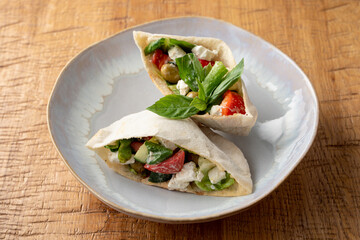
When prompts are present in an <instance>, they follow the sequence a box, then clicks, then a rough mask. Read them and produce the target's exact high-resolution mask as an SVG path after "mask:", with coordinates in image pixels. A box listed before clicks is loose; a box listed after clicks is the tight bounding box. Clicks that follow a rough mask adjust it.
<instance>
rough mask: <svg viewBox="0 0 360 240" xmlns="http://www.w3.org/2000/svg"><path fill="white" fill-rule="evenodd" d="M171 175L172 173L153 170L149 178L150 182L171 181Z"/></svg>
mask: <svg viewBox="0 0 360 240" xmlns="http://www.w3.org/2000/svg"><path fill="white" fill-rule="evenodd" d="M171 177H172V174H163V173H156V172H151V173H150V176H149V179H148V180H149V182H152V183H161V182H166V181H169V180H170V179H171Z"/></svg>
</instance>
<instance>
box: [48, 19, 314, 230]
mask: <svg viewBox="0 0 360 240" xmlns="http://www.w3.org/2000/svg"><path fill="white" fill-rule="evenodd" d="M133 30H142V31H147V32H151V33H166V34H174V35H184V36H190V35H195V36H204V37H215V38H220V39H222V40H224V41H225V42H226V43H227V44H228V45H229V46H230V48H231V49H232V51H233V54H234V56H235V58H236V61H237V62H238V61H240V59H241V58H244V59H245V70H244V73H243V80H244V82H245V84H246V87H247V89H248V92H249V96H250V99H251V100H252V102H253V103H254V105H255V106H256V107H257V109H258V112H259V117H258V121H257V124H256V126H255V127H254V128H253V130H252V132H251V133H250V135H249V136H247V137H237V136H229V135H225V136H226V137H228V138H230V139H231V140H232V141H234V142H235V143H236V144H237V145H238V146H239V148H240V149H242V151H243V152H244V155H245V157H246V158H247V160H248V162H249V165H250V170H251V173H252V179H253V182H254V192H253V193H252V194H250V195H248V196H243V197H225V198H224V197H208V196H197V195H192V194H186V193H179V192H173V191H168V190H165V189H160V188H156V187H151V186H147V185H143V184H141V183H137V182H133V181H131V180H128V179H125V178H124V177H122V176H120V175H118V174H116V173H115V172H113V171H112V170H110V169H109V168H108V167H107V166H106V164H105V163H103V161H102V160H101V159H99V158H98V157H97V156H95V154H94V153H93V152H92V151H90V150H88V149H87V148H86V147H85V143H86V142H87V141H88V139H89V138H90V137H91V136H92V135H93V134H94V133H95V132H96V131H97V130H99V129H100V128H103V127H105V126H108V125H109V124H110V123H112V122H114V121H116V120H118V119H120V118H121V117H123V116H125V115H128V114H130V113H135V112H139V111H141V110H144V109H145V108H146V107H148V106H150V105H151V104H152V103H154V102H155V101H156V100H157V99H158V98H160V97H161V96H162V95H161V94H160V92H159V91H158V90H157V89H156V87H155V86H154V85H153V83H152V82H151V80H150V78H149V77H148V75H147V73H146V72H145V70H144V68H143V66H142V63H141V59H140V53H139V50H138V49H137V47H136V45H135V43H134V41H133V37H132V31H133ZM317 124H318V103H317V99H316V95H315V92H314V90H313V88H312V86H311V83H310V81H309V79H308V78H307V77H306V75H305V74H304V73H303V72H302V71H301V69H300V68H299V67H298V66H297V65H296V64H295V63H294V62H293V61H292V60H291V59H289V58H288V57H287V56H286V55H285V54H283V53H282V52H281V51H279V50H278V49H277V48H275V47H274V46H272V45H271V44H269V43H267V42H265V41H264V40H262V39H261V38H259V37H256V36H254V35H253V34H251V33H249V32H247V31H244V30H242V29H241V28H238V27H236V26H234V25H232V24H229V23H226V22H222V21H218V20H215V19H209V18H200V17H189V18H175V19H167V20H161V21H156V22H151V23H147V24H144V25H141V26H137V27H134V28H131V29H128V30H125V31H123V32H120V33H118V34H116V35H114V36H112V37H110V38H108V39H105V40H103V41H101V42H99V43H96V44H95V45H93V46H91V47H89V48H87V49H86V50H84V51H83V52H81V53H80V54H79V55H77V56H76V57H75V58H74V59H73V60H71V61H70V62H69V63H68V64H67V66H66V67H65V68H64V70H63V71H62V73H61V74H60V76H59V78H58V80H57V82H56V84H55V86H54V89H53V92H52V95H51V97H50V100H49V104H48V125H49V130H50V133H51V136H52V138H53V142H54V144H55V145H56V147H57V149H58V151H59V153H60V154H61V156H62V158H63V159H64V161H65V163H66V165H67V166H68V167H69V169H70V171H71V172H72V173H73V174H74V175H75V177H76V178H77V179H78V180H79V181H80V182H81V183H82V184H84V185H85V186H86V187H87V188H88V189H89V190H90V191H91V192H92V193H93V194H95V195H96V196H97V197H98V198H99V199H100V200H102V201H103V202H105V203H106V204H107V205H109V206H111V207H113V208H115V209H117V210H119V211H121V212H124V213H127V214H129V215H132V216H137V217H141V218H146V219H150V220H154V221H161V222H183V223H184V222H200V221H208V220H213V219H218V218H220V217H224V216H228V215H230V214H234V213H236V212H238V211H240V210H244V209H245V208H248V207H249V206H251V205H253V204H254V203H256V202H258V201H259V200H260V199H262V198H264V197H265V196H266V195H268V194H269V193H270V192H271V191H273V190H274V189H275V188H276V187H277V186H278V185H279V184H280V183H281V182H282V181H283V180H284V179H285V178H286V177H287V176H288V175H289V174H290V172H291V171H292V170H293V169H294V168H295V167H296V165H297V164H298V163H299V162H300V160H301V159H302V158H303V157H304V155H305V154H306V152H307V151H308V149H309V147H310V145H311V143H312V141H313V139H314V137H315V134H316V129H317Z"/></svg>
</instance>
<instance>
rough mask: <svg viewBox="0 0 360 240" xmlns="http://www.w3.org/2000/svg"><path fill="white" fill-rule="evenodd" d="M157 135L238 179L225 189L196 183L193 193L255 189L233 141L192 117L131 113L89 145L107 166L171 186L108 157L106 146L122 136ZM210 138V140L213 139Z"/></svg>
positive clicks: (136, 178)
mask: <svg viewBox="0 0 360 240" xmlns="http://www.w3.org/2000/svg"><path fill="white" fill-rule="evenodd" d="M147 136H157V137H160V138H163V139H166V140H168V141H171V142H173V143H174V144H176V145H178V146H180V147H183V148H185V149H187V150H189V151H191V152H194V153H196V154H198V155H199V156H202V157H205V158H206V159H208V160H210V161H212V162H213V163H215V164H216V165H217V167H219V168H220V169H222V170H226V171H227V172H229V173H230V174H231V176H232V177H233V178H234V179H235V180H236V183H235V184H233V185H232V186H231V187H230V188H228V189H224V190H222V191H214V192H203V191H201V192H200V189H198V188H197V187H195V186H192V187H191V186H190V187H188V189H187V190H186V192H189V193H196V194H203V195H211V196H240V195H245V194H250V193H251V192H252V180H251V175H250V169H249V166H248V163H247V161H246V159H245V157H244V155H243V154H242V152H241V151H240V149H238V148H237V147H236V146H235V145H234V144H233V143H232V142H230V141H229V140H227V139H225V138H223V137H221V136H220V135H217V134H215V133H213V132H212V131H211V130H210V129H204V132H202V131H201V130H200V128H199V127H198V126H197V125H196V124H195V123H194V122H193V121H192V120H191V119H183V120H170V119H167V118H163V117H160V116H158V115H156V114H155V113H153V112H150V111H142V112H139V113H136V114H131V115H128V116H126V117H124V118H122V119H120V120H119V121H116V122H114V123H113V124H111V125H110V126H108V127H106V128H103V129H100V130H99V131H98V132H97V133H96V134H95V135H94V136H93V137H92V138H91V139H90V140H89V142H88V143H87V144H86V146H87V147H88V148H90V149H92V150H94V151H95V152H96V153H97V154H98V155H99V156H100V157H101V158H102V159H103V160H104V161H105V162H106V163H107V165H108V166H109V167H110V168H112V169H113V170H115V171H116V172H118V173H119V174H121V175H122V176H124V177H126V178H129V179H131V180H134V181H138V182H143V183H145V184H148V185H155V186H158V187H164V188H168V187H167V182H165V183H158V184H154V183H150V182H148V181H147V180H146V179H145V180H144V179H142V178H141V177H140V176H137V175H135V174H133V173H132V172H130V168H129V167H128V166H126V165H121V164H120V163H113V162H111V161H109V159H108V151H109V150H107V149H105V148H104V146H106V145H108V144H111V143H113V142H115V141H116V140H118V139H128V138H140V137H147ZM209 138H210V139H209Z"/></svg>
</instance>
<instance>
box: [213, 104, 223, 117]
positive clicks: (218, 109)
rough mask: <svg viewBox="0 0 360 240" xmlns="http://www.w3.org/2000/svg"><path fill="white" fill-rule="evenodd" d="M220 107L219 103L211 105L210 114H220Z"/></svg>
mask: <svg viewBox="0 0 360 240" xmlns="http://www.w3.org/2000/svg"><path fill="white" fill-rule="evenodd" d="M221 109H222V107H221V106H220V105H213V106H212V107H211V109H210V115H214V116H221Z"/></svg>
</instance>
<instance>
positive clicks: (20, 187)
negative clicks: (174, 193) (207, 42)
mask: <svg viewBox="0 0 360 240" xmlns="http://www.w3.org/2000/svg"><path fill="white" fill-rule="evenodd" d="M188 15H200V16H209V17H214V18H218V19H222V20H225V21H228V22H231V23H233V24H235V25H237V26H239V27H241V28H243V29H246V30H248V31H250V32H253V33H254V34H256V35H258V36H260V37H261V38H263V39H265V40H267V41H269V42H270V43H272V44H274V45H275V46H276V47H278V48H279V49H280V50H281V51H283V52H284V53H285V54H287V55H288V56H290V58H292V59H293V60H295V62H296V63H297V64H298V65H299V66H300V67H301V68H302V69H303V71H304V72H305V73H306V74H307V75H308V77H309V78H310V80H311V82H312V84H313V86H314V88H315V90H316V92H317V95H318V99H319V103H320V122H319V129H318V134H317V137H316V139H315V141H314V144H313V146H312V148H311V149H310V151H309V152H308V154H307V155H306V157H305V158H304V159H303V161H302V162H301V163H300V164H299V166H298V167H297V168H296V169H295V171H294V172H293V173H292V174H291V175H290V176H289V177H288V178H287V180H286V181H285V182H284V183H283V184H282V185H281V186H280V187H279V188H277V189H276V190H275V191H274V192H273V193H272V194H270V195H269V196H268V197H266V198H265V199H264V200H262V201H261V202H260V203H259V204H257V205H255V206H253V207H252V208H250V209H249V210H247V211H245V212H242V213H239V214H237V215H234V216H232V217H228V218H225V219H222V220H217V221H214V222H209V223H201V224H188V225H170V224H160V223H154V222H149V221H146V220H139V219H136V218H133V217H129V216H127V215H125V214H122V213H119V212H116V211H115V210H113V209H111V208H109V207H107V206H106V205H105V204H103V203H102V202H100V201H99V200H98V199H97V198H96V197H94V196H93V195H92V194H91V193H89V191H88V190H86V189H85V188H84V187H83V186H82V185H81V184H80V183H79V182H78V181H77V180H76V179H75V177H74V176H72V175H71V173H70V171H69V170H68V169H67V168H66V166H65V164H64V163H63V162H62V160H61V158H60V155H59V154H58V153H57V152H56V150H55V147H54V146H53V144H52V142H51V139H50V136H49V132H48V129H47V122H46V119H47V118H46V106H47V101H48V98H49V96H50V93H51V90H52V87H53V84H54V83H55V80H56V78H57V76H58V74H59V73H60V71H61V69H62V68H63V67H64V65H65V64H66V63H67V61H69V60H70V59H71V58H72V57H74V56H75V55H76V54H77V53H79V52H80V51H81V50H83V49H84V48H86V47H87V46H89V45H90V44H92V43H94V42H97V41H99V40H102V39H104V38H106V37H108V36H111V35H113V34H115V33H117V32H119V31H121V30H123V29H125V28H128V27H131V26H134V25H138V24H142V23H145V22H147V21H151V20H156V19H161V18H166V17H175V16H188ZM0 89H1V94H0V239H2V238H5V239H13V238H15V239H18V238H24V239H58V238H61V239H201V238H203V237H204V238H206V239H235V238H241V239H271V238H274V239H301V238H311V239H314V238H316V239H360V220H359V219H360V114H359V110H360V2H359V1H331V0H323V1H316V0H307V1H287V0H280V1H278V0H271V1H267V0H262V1H252V0H246V1H236V0H232V1H220V0H219V1H209V0H201V1H185V0H179V1H167V0H163V1H154V0H152V1H140V0H137V1H130V0H129V1H115V0H112V1H110V0H109V1H106V0H98V1H85V0H71V1H56V0H48V1H45V0H23V1H20V0H2V1H0Z"/></svg>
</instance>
